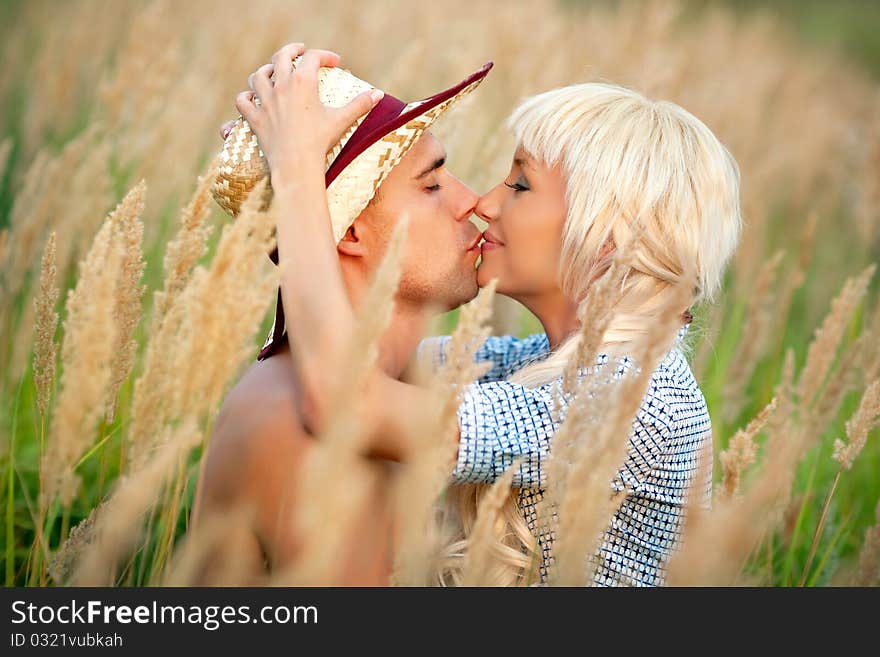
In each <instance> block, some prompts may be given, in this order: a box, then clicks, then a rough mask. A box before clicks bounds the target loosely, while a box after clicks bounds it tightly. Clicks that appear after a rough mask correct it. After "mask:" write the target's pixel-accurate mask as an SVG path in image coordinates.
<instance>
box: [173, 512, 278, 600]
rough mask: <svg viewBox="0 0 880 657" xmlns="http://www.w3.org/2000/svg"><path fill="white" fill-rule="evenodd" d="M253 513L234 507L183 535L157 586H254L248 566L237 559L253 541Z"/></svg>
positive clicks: (202, 520)
mask: <svg viewBox="0 0 880 657" xmlns="http://www.w3.org/2000/svg"><path fill="white" fill-rule="evenodd" d="M255 514H256V510H255V509H253V508H252V507H250V506H247V505H244V504H242V505H238V506H235V507H232V508H229V509H224V510H223V511H222V512H214V513H212V514H209V515H207V516H205V517H204V518H203V519H201V520H200V522H199V525H198V526H197V527H193V528H191V529H190V530H189V532H187V535H186V536H185V537H184V538H183V541H181V543H180V544H179V545H178V546H177V548H176V549H175V551H174V556H173V558H172V559H171V561H170V563H169V564H168V568H167V569H166V570H165V572H164V573H163V574H162V577H161V581H159V582H157V585H160V586H255V585H259V584H262V583H264V582H262V581H252V572H251V571H250V570H249V567H250V564H249V563H247V562H246V560H245V559H243V558H242V556H241V555H243V554H245V553H247V552H248V548H249V547H250V546H249V545H248V543H251V542H252V541H253V540H254V538H253V531H252V529H251V528H252V527H253V526H254V520H253V518H254V516H255Z"/></svg>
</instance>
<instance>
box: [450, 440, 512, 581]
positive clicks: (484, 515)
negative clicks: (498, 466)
mask: <svg viewBox="0 0 880 657" xmlns="http://www.w3.org/2000/svg"><path fill="white" fill-rule="evenodd" d="M523 461H525V458H524V457H520V458H518V459H516V460H515V461H514V462H513V463H512V464H511V465H510V467H509V468H507V470H505V471H504V474H502V475H501V476H500V477H498V479H496V480H495V482H494V483H493V484H492V486H491V487H490V488H489V490H488V492H487V493H486V494H485V495H483V497H482V498H481V499H480V502H479V506H478V509H477V519H476V522H475V523H474V526H473V529H472V530H471V532H470V534H469V536H468V539H467V542H468V546H467V551H466V553H465V556H464V565H463V567H462V586H488V585H491V584H492V583H493V582H494V581H495V580H494V578H493V577H492V568H493V566H494V565H495V563H494V561H495V559H496V558H497V555H496V554H494V548H495V546H496V545H497V541H496V540H495V536H494V533H495V531H496V526H497V525H498V523H502V524H503V523H504V519H503V518H502V517H501V516H500V514H499V512H500V511H501V507H502V506H503V505H504V501H505V500H506V499H507V496H508V495H509V494H510V485H511V483H512V482H513V475H514V473H515V472H516V471H517V470H518V469H519V467H520V465H521V464H522V463H523Z"/></svg>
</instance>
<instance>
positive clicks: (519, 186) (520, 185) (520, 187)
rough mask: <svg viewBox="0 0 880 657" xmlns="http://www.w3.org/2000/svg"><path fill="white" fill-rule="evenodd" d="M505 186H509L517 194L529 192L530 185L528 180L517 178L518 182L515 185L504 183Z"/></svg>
mask: <svg viewBox="0 0 880 657" xmlns="http://www.w3.org/2000/svg"><path fill="white" fill-rule="evenodd" d="M504 184H505V185H507V186H508V187H510V188H511V189H512V190H513V191H515V192H525V191H528V190H529V184H528V182H527V181H526V179H525V178H523V177H522V176H520V177H519V178H517V179H516V182H515V183H513V184H512V185H511V184H510V183H509V182H507V181H504Z"/></svg>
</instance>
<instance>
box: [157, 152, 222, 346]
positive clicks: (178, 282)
mask: <svg viewBox="0 0 880 657" xmlns="http://www.w3.org/2000/svg"><path fill="white" fill-rule="evenodd" d="M216 175H217V162H216V161H212V162H211V164H210V165H209V168H208V170H207V171H206V172H205V173H204V174H203V175H201V176H200V177H199V179H198V184H197V185H196V191H195V192H194V193H193V196H192V198H191V199H190V201H189V203H188V204H187V205H186V207H185V208H184V209H183V211H182V212H181V215H180V220H179V223H180V227H179V228H178V230H177V234H176V235H175V236H174V238H173V239H172V240H171V241H170V242H168V245H167V246H166V248H165V260H164V270H165V281H164V283H163V285H162V290H161V291H157V292H156V293H155V294H154V297H153V317H152V320H151V321H152V324H151V328H150V334H151V335H153V334H155V333H156V332H157V331H158V327H159V326H160V325H161V323H162V320H163V318H164V317H165V313H166V312H167V311H168V308H170V307H171V304H173V303H174V300H175V299H176V298H177V295H179V294H180V292H181V290H183V288H184V287H186V284H187V282H188V281H189V277H190V273H191V271H192V268H193V267H195V265H196V263H197V262H198V261H199V259H200V258H201V257H202V256H203V255H204V254H205V251H206V250H207V241H208V237H209V236H210V234H211V230H212V227H211V226H210V225H207V224H206V223H205V222H206V220H207V218H208V215H209V210H210V208H211V204H212V198H211V185H212V183H213V182H214V178H215V177H216Z"/></svg>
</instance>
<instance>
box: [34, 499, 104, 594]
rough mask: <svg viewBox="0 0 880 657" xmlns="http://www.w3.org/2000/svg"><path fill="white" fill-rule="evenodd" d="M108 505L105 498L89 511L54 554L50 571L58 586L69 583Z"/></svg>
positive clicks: (49, 567)
mask: <svg viewBox="0 0 880 657" xmlns="http://www.w3.org/2000/svg"><path fill="white" fill-rule="evenodd" d="M106 506H107V501H106V500H104V501H103V502H101V503H100V504H99V505H98V506H96V507H94V508H93V509H92V510H91V511H89V515H88V516H86V517H85V518H84V519H83V520H81V521H80V522H79V523H78V524H77V525H76V526H75V527H74V528H73V529H71V530H70V533H69V534H68V535H67V540H66V541H64V544H63V545H62V546H61V547H60V548H59V549H58V550H57V551H56V552H55V554H53V555H52V561H51V562H50V563H49V566H48V571H49V575H50V576H51V577H52V579H53V580H54V581H55V584H56V585H57V586H64V585H66V584H67V583H68V578H69V577H70V575H71V574H72V573H73V569H74V566H75V564H76V563H77V562H78V561H79V560H80V559H81V558H82V556H83V552H84V551H85V550H87V549H88V548H89V546H90V545H91V544H92V542H93V540H94V537H95V523H96V521H97V519H98V517H99V516H100V514H102V513H104V510H105V508H106Z"/></svg>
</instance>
